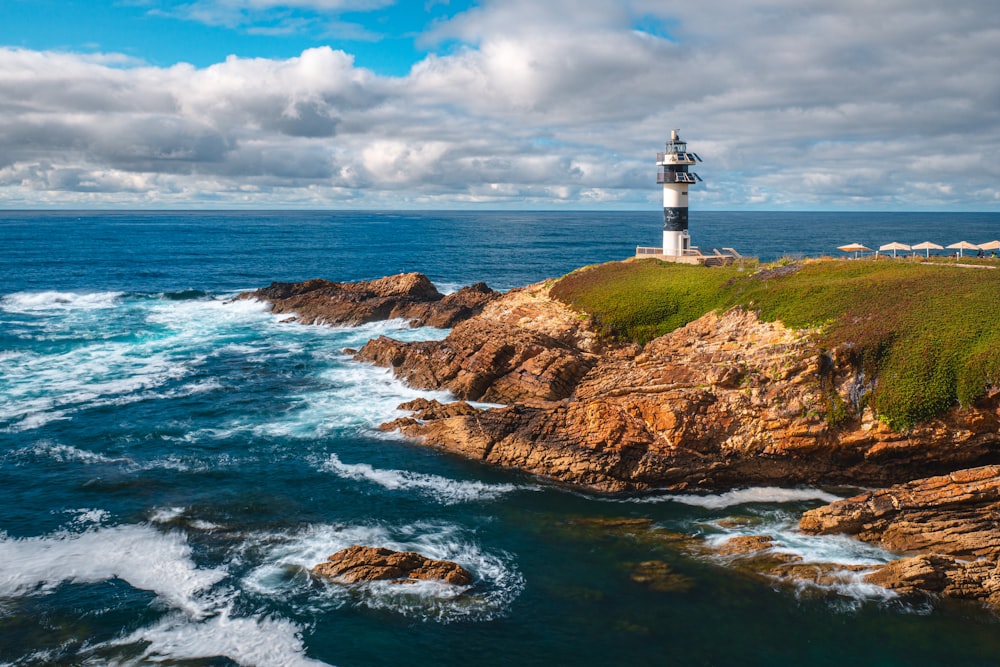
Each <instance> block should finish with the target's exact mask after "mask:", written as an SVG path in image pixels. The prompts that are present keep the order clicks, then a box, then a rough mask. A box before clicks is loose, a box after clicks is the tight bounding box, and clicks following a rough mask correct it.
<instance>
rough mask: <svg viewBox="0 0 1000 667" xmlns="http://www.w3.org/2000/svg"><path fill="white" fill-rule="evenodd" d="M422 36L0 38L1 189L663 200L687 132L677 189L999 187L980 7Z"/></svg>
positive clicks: (554, 17) (994, 95)
mask: <svg viewBox="0 0 1000 667" xmlns="http://www.w3.org/2000/svg"><path fill="white" fill-rule="evenodd" d="M282 4H283V5H284V6H289V5H288V3H282ZM376 4H384V3H378V2H376V3H369V4H365V3H361V4H353V5H351V6H352V7H353V8H361V7H363V6H368V7H371V6H374V5H376ZM299 5H300V6H306V5H308V7H310V8H312V9H314V10H317V11H320V10H328V11H330V12H337V11H340V10H343V9H345V8H347V7H348V5H347V4H345V3H343V2H336V1H335V0H329V1H328V2H327V1H323V0H314V1H310V2H306V0H303V1H302V2H301V3H299ZM196 6H203V7H209V6H211V7H213V8H214V9H217V10H218V9H228V10H233V11H251V10H254V11H257V10H260V11H267V10H270V9H272V8H274V7H276V6H277V3H276V2H270V1H269V0H268V1H265V0H259V1H258V2H253V1H251V0H246V1H242V2H236V1H235V0H234V1H233V2H213V3H211V5H209V4H208V3H196V5H192V7H196ZM649 26H652V28H649ZM424 39H425V44H427V45H431V46H432V47H433V45H435V44H442V45H443V46H442V49H443V52H442V53H438V54H436V55H430V56H428V57H427V58H425V59H424V60H423V61H421V62H419V63H417V64H416V65H414V67H413V68H412V70H411V72H410V73H409V75H408V76H405V77H384V76H379V75H377V74H375V73H373V72H371V71H368V70H365V69H363V68H359V67H357V66H356V65H355V64H354V61H353V58H352V57H351V56H350V55H349V54H347V53H344V52H342V51H336V50H333V49H330V48H318V49H310V50H307V51H305V52H303V53H302V55H301V56H299V57H297V58H291V59H287V60H273V59H263V58H236V57H230V58H228V59H227V60H226V61H224V62H221V63H217V64H215V65H212V66H210V67H205V68H196V67H193V66H191V65H183V64H182V65H176V66H173V67H168V68H158V67H149V66H143V65H141V64H137V63H135V62H134V61H133V60H129V59H124V58H122V57H120V56H116V55H114V54H106V55H93V54H91V55H77V54H68V53H53V52H35V51H28V50H22V49H0V205H4V204H5V202H6V204H7V205H15V204H17V205H23V202H25V201H31V200H35V201H38V202H41V203H64V202H72V201H81V202H83V201H94V200H95V198H103V199H101V201H105V202H120V203H121V204H122V205H135V204H139V203H142V204H147V203H150V202H154V203H159V204H162V205H192V206H196V205H204V204H206V203H213V204H218V205H226V204H227V203H230V202H231V203H241V202H244V201H250V202H258V203H260V204H261V205H266V206H273V205H288V206H297V205H345V206H347V205H349V206H376V207H377V206H399V205H422V206H445V205H463V204H472V203H485V204H488V205H496V206H503V205H524V204H525V203H528V204H532V203H534V205H539V206H546V205H553V206H564V205H568V206H579V207H584V208H585V207H588V206H609V207H643V208H646V207H655V205H656V204H655V202H656V200H657V198H658V192H657V189H656V185H655V176H654V175H655V166H654V165H653V164H652V162H653V160H652V156H653V155H654V154H655V152H656V150H657V149H659V148H660V144H661V142H662V141H663V140H664V139H665V138H666V136H667V134H668V132H669V130H670V128H673V127H680V128H682V135H683V136H684V137H685V138H687V139H689V140H690V141H691V142H692V144H691V145H692V148H693V149H694V150H696V151H698V152H699V153H700V154H701V155H702V156H703V157H704V158H705V160H706V161H705V163H704V165H701V166H700V168H699V173H701V175H702V176H703V177H704V178H705V180H706V182H705V184H704V185H702V186H699V187H698V189H697V191H696V193H693V197H692V205H693V206H701V207H713V208H745V207H758V208H767V207H798V208H851V207H858V208H871V207H879V208H883V207H884V208H900V209H906V208H922V207H962V208H969V209H976V208H980V209H983V208H986V209H996V207H997V206H998V199H997V195H996V192H997V187H996V183H997V182H998V180H1000V161H998V160H996V158H995V156H996V155H997V154H998V153H1000V123H998V120H1000V79H998V78H997V77H996V75H995V72H996V71H1000V52H998V50H997V49H996V47H995V45H996V44H997V43H1000V15H997V13H996V12H995V11H994V10H993V6H992V4H990V3H987V2H978V3H977V2H971V1H961V0H960V1H959V2H954V3H951V4H950V5H948V6H947V7H943V6H939V3H937V2H936V1H935V2H932V1H931V0H906V1H905V2H904V1H903V0H889V1H887V2H882V3H878V4H875V3H871V2H866V1H864V0H845V1H844V2H840V3H834V4H830V3H819V2H806V3H803V2H799V1H798V0H766V1H764V2H758V3H753V6H752V7H751V6H747V4H746V3H742V2H738V1H737V0H720V1H719V2H717V3H713V4H712V5H711V7H708V6H706V5H704V4H700V5H699V4H692V3H670V4H665V3H663V2H661V1H659V0H655V1H654V0H630V1H626V2H623V1H615V0H575V1H573V2H569V1H567V0H550V1H549V2H545V3H539V2H534V1H531V2H529V1H527V0H505V1H502V2H501V1H490V2H484V3H483V4H482V5H481V6H480V7H478V8H475V9H473V10H470V11H467V12H464V13H461V14H459V15H457V16H456V17H454V18H453V19H451V20H450V21H447V22H443V23H440V24H437V25H435V26H434V28H433V30H432V31H431V32H429V33H428V34H427V35H425V37H424ZM455 40H457V44H456V42H455ZM74 197H80V198H83V199H79V200H77V199H74Z"/></svg>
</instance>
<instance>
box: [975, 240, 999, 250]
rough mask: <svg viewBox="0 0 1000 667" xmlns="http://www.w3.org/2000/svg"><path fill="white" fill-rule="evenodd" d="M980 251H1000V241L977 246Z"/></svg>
mask: <svg viewBox="0 0 1000 667" xmlns="http://www.w3.org/2000/svg"><path fill="white" fill-rule="evenodd" d="M979 249H980V250H1000V241H987V242H986V243H980V244H979Z"/></svg>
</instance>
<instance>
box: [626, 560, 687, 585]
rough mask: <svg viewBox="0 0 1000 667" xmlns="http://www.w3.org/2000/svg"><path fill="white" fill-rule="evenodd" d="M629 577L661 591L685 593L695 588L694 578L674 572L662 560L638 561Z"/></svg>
mask: <svg viewBox="0 0 1000 667" xmlns="http://www.w3.org/2000/svg"><path fill="white" fill-rule="evenodd" d="M629 579H631V580H632V581H634V582H635V583H637V584H642V585H643V586H645V587H647V588H649V589H650V590H654V591H657V592H660V593H684V592H687V591H689V590H691V589H692V588H694V579H692V578H691V577H688V576H685V575H683V574H678V573H677V572H674V570H673V568H671V567H670V565H669V564H668V563H666V562H665V561H662V560H647V561H644V562H642V563H638V564H636V565H635V567H633V568H632V571H631V572H630V573H629Z"/></svg>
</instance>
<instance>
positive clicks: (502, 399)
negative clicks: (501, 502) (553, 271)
mask: <svg viewBox="0 0 1000 667" xmlns="http://www.w3.org/2000/svg"><path fill="white" fill-rule="evenodd" d="M538 289H539V288H538V286H533V288H532V289H525V290H514V291H513V292H511V293H509V294H506V295H504V296H502V297H500V298H498V299H496V300H494V301H493V302H491V303H490V304H488V305H487V306H485V307H484V308H483V312H482V313H481V314H480V315H479V316H478V317H475V318H472V319H470V320H467V321H465V322H461V323H459V324H458V325H456V326H455V328H454V329H453V330H452V331H451V333H450V334H449V335H448V337H447V338H446V339H445V340H443V341H425V342H415V343H404V342H400V341H397V340H393V339H391V338H387V337H385V336H382V337H380V338H377V339H376V340H373V341H370V342H369V343H368V344H367V345H365V346H364V347H363V348H362V349H361V351H360V352H358V354H357V356H356V358H357V359H360V360H363V361H370V362H372V363H375V364H376V365H379V366H388V367H390V368H392V369H393V371H394V372H395V374H396V375H397V376H398V377H400V378H402V379H404V380H406V382H407V383H409V384H410V385H412V386H414V387H419V388H421V389H448V390H450V391H451V392H452V393H453V394H455V396H457V397H458V398H460V399H463V400H473V401H476V400H480V401H487V402H496V403H515V402H516V403H524V404H533V405H538V404H547V403H548V402H551V401H557V400H560V399H563V398H566V397H567V396H569V395H570V393H572V391H573V389H574V387H575V386H576V384H577V382H579V380H580V378H582V377H583V376H584V375H585V374H586V373H587V371H589V370H590V369H591V367H592V366H593V365H594V364H595V363H596V361H597V357H596V355H594V354H592V353H591V350H594V349H597V343H596V336H594V335H593V333H592V331H591V330H590V328H589V327H588V326H587V325H586V323H585V322H583V321H581V320H580V318H579V316H577V315H575V314H573V313H572V311H570V310H569V309H568V308H566V306H564V305H562V304H560V303H558V302H555V301H553V300H551V299H549V298H547V297H545V296H544V295H543V294H542V293H540V292H538V291H537V290H538ZM532 290H535V291H532Z"/></svg>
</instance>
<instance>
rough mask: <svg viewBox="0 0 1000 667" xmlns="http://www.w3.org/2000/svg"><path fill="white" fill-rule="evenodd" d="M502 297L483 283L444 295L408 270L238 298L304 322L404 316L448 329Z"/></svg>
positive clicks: (276, 287)
mask: <svg viewBox="0 0 1000 667" xmlns="http://www.w3.org/2000/svg"><path fill="white" fill-rule="evenodd" d="M498 296H499V293H498V292H495V291H493V290H491V289H490V288H489V287H487V286H486V284H485V283H476V284H475V285H470V286H468V287H463V288H462V289H460V290H458V291H457V292H454V293H452V294H449V295H447V296H445V295H443V294H441V293H440V292H439V291H438V290H437V288H436V287H434V285H433V283H431V281H430V280H429V279H428V278H427V276H425V275H423V274H420V273H404V274H400V275H396V276H388V277H385V278H379V279H378V280H370V281H365V282H356V283H335V282H330V281H328V280H321V279H315V280H307V281H305V282H301V283H271V285H270V286H268V287H264V288H262V289H259V290H257V291H255V292H245V293H243V294H241V295H239V296H238V297H237V298H255V299H259V300H261V301H267V302H269V303H270V304H271V307H272V310H273V312H275V313H290V314H294V316H295V318H296V319H297V321H299V322H301V323H303V324H330V325H357V324H365V323H367V322H375V321H379V320H387V319H393V318H401V319H405V320H409V321H410V322H411V323H412V324H413V325H414V326H433V327H442V328H447V327H452V326H454V325H455V324H456V323H458V322H461V321H462V320H465V319H468V318H470V317H472V316H474V315H476V314H478V313H479V312H480V311H481V310H482V309H483V306H485V305H486V304H487V303H489V302H490V301H491V300H493V299H495V298H496V297H498Z"/></svg>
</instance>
